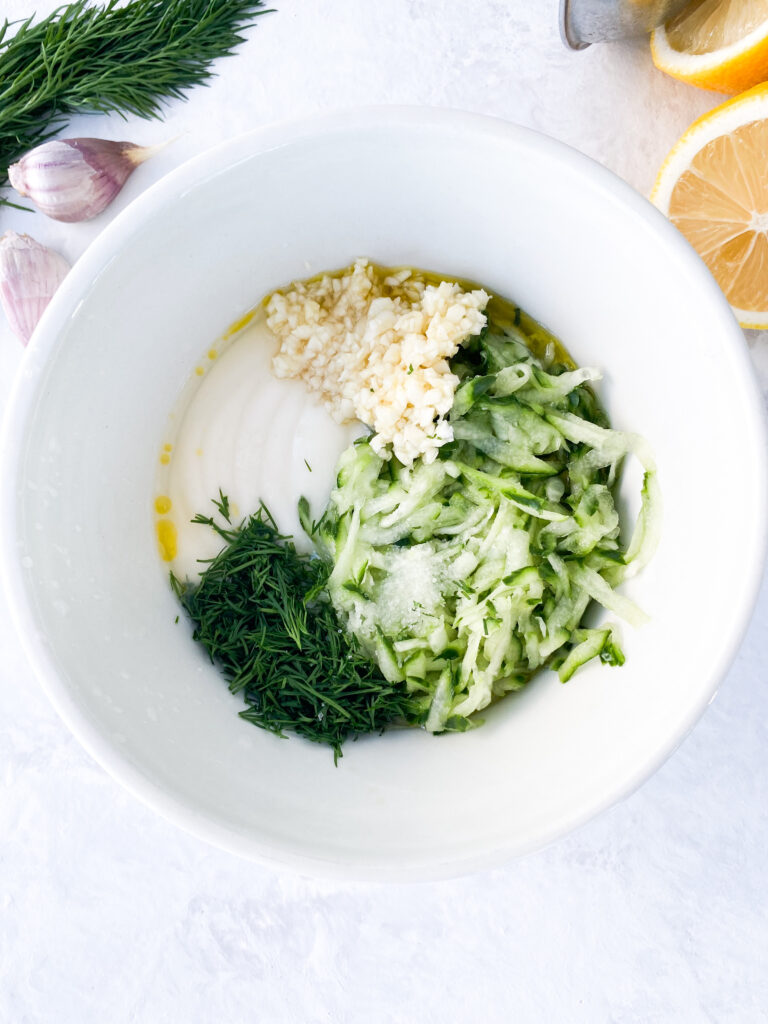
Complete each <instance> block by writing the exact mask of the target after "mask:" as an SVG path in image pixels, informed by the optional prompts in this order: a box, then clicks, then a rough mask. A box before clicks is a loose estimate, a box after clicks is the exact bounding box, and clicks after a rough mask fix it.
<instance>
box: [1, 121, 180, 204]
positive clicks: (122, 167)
mask: <svg viewBox="0 0 768 1024" xmlns="http://www.w3.org/2000/svg"><path fill="white" fill-rule="evenodd" d="M161 148H162V146H136V145H134V144H133V143H132V142H112V141H110V140H109V139H54V140H53V141H52V142H44V143H43V144H42V145H41V146H36V147H35V148H34V149H31V150H30V151H29V152H28V153H26V154H25V155H24V156H23V157H22V158H21V160H19V161H18V162H17V163H15V164H11V166H10V167H9V168H8V177H9V179H10V182H11V185H13V187H14V188H15V189H16V191H17V192H18V193H19V195H21V196H24V197H25V198H27V199H30V200H31V201H32V203H34V205H35V206H36V207H37V209H38V210H40V212H41V213H44V214H45V215H46V216H47V217H52V218H53V219H54V220H61V221H67V222H73V221H80V220H89V219H90V218H91V217H95V216H96V214H98V213H101V211H102V210H103V209H105V207H107V206H109V204H110V203H111V202H112V200H113V199H114V198H115V196H116V195H117V193H118V192H119V191H120V189H121V188H122V187H123V185H124V184H125V182H126V181H127V180H128V177H129V176H130V174H131V173H132V172H133V171H134V170H135V169H136V167H138V165H139V164H141V163H143V162H144V161H145V160H147V159H149V157H151V156H153V155H154V154H155V153H156V152H157V151H158V150H159V149H161Z"/></svg>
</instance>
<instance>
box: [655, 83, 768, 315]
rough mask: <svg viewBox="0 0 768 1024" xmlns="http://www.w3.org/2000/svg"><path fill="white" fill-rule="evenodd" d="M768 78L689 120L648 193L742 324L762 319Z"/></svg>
mask: <svg viewBox="0 0 768 1024" xmlns="http://www.w3.org/2000/svg"><path fill="white" fill-rule="evenodd" d="M766 154H768V82H766V83H764V84H763V85H758V86H757V87H756V88H754V89H750V91H749V92H746V93H744V94H743V95H742V96H737V97H736V98H735V99H732V100H729V101H728V102H727V103H724V104H723V105H722V106H720V107H716V108H715V109H714V110H711V111H710V112H709V113H708V114H705V115H704V116H703V117H700V118H699V120H698V121H695V122H694V123H693V124H692V125H691V127H690V128H689V129H688V131H687V132H685V134H684V135H683V136H682V137H681V138H680V140H679V141H678V143H677V144H676V145H675V146H674V147H673V149H672V151H671V152H670V154H669V156H668V157H667V159H666V160H665V161H664V164H663V165H662V168H661V170H660V171H659V174H658V177H657V178H656V184H655V185H654V187H653V191H652V192H651V200H652V201H653V202H654V203H655V204H656V206H658V208H659V209H660V210H661V211H662V213H665V214H666V215H667V216H668V217H669V219H670V220H671V221H672V223H673V224H675V225H676V226H677V227H678V228H679V229H680V231H682V233H683V234H684V235H685V237H686V238H687V239H688V241H689V242H690V243H691V245H693V247H694V249H696V251H697V252H698V253H699V255H700V256H701V257H702V259H703V260H704V262H705V263H706V264H707V266H708V267H709V269H710V270H711V271H712V273H713V275H714V276H715V278H716V279H717V282H718V284H719V285H720V287H721V288H722V289H723V292H724V293H725V296H726V298H727V299H728V301H729V302H730V304H731V306H732V307H733V311H734V313H735V314H736V316H737V317H738V319H739V322H740V323H741V325H742V327H758V328H765V327H768V159H767V158H766Z"/></svg>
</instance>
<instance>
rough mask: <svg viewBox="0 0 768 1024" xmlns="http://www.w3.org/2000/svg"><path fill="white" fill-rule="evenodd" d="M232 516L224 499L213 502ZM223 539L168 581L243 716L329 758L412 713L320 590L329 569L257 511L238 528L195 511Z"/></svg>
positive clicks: (406, 699) (400, 689)
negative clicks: (194, 575) (189, 570)
mask: <svg viewBox="0 0 768 1024" xmlns="http://www.w3.org/2000/svg"><path fill="white" fill-rule="evenodd" d="M214 505H215V506H216V508H217V510H218V511H219V513H220V514H221V515H222V516H223V517H224V519H226V520H227V522H229V515H230V509H229V502H228V501H227V499H226V498H225V497H224V495H223V494H221V492H220V493H219V498H218V499H215V500H214ZM193 522H195V523H200V524H201V525H206V526H209V527H212V528H213V529H215V530H216V532H217V533H218V534H219V536H220V537H221V538H222V539H223V540H224V541H225V542H226V545H225V547H224V548H223V550H222V551H221V552H219V554H218V555H217V556H216V557H215V558H214V559H212V560H211V561H210V562H209V563H208V565H207V568H206V569H205V570H204V572H203V573H202V575H201V579H200V583H199V584H197V585H187V584H184V583H182V582H181V581H180V580H178V579H177V578H176V577H175V576H174V575H173V574H171V586H172V587H173V589H174V591H175V593H176V594H177V596H178V597H179V599H180V600H181V603H182V604H183V606H184V608H185V610H186V612H187V614H188V615H189V617H190V618H191V619H192V622H193V623H194V627H195V629H194V633H193V638H194V639H195V640H197V641H199V642H200V643H201V644H203V646H204V647H205V648H206V650H207V651H208V654H209V656H210V658H211V661H213V662H214V663H215V664H217V665H218V666H219V668H220V669H221V670H222V672H223V674H224V676H225V678H226V679H227V680H228V682H229V689H230V690H231V692H232V693H239V694H241V695H242V696H243V698H244V699H245V702H246V704H247V705H248V707H247V708H246V710H245V711H241V712H240V714H241V716H242V717H243V718H245V719H246V720H247V721H249V722H253V723H254V724H256V725H259V726H261V727H262V728H265V729H268V730H270V732H273V733H276V734H277V735H278V736H283V735H285V731H286V730H292V731H294V732H296V733H298V734H299V735H301V736H304V737H306V738H307V739H310V740H314V741H315V742H317V743H327V744H329V745H330V746H331V747H332V748H333V751H334V760H338V758H339V757H340V756H341V745H342V743H343V741H344V739H345V738H346V737H348V736H350V735H356V734H360V733H367V732H381V731H382V730H383V729H384V728H385V726H387V725H388V724H390V723H392V722H395V721H400V720H401V721H405V720H407V719H409V718H410V719H413V717H414V715H415V714H416V712H417V709H416V708H415V705H414V704H413V701H412V699H411V698H410V697H409V696H408V694H407V692H406V691H405V689H404V687H398V686H393V685H392V684H390V683H388V682H387V681H386V680H385V679H384V677H383V676H382V675H381V672H380V671H379V668H378V666H377V665H376V664H375V663H374V662H372V661H371V660H370V659H368V658H367V657H365V655H364V654H363V653H362V651H361V650H360V649H359V648H358V646H357V642H356V640H355V639H354V638H353V637H350V636H348V635H347V634H346V633H345V632H344V630H343V629H342V628H341V625H340V623H339V620H338V618H337V616H336V613H335V611H334V610H333V607H332V605H331V604H330V602H329V601H328V599H327V596H326V594H325V583H326V580H327V578H328V573H329V571H330V570H329V567H328V566H327V565H326V563H325V562H323V561H321V560H320V559H319V558H310V557H308V556H306V555H300V554H299V553H298V552H297V551H296V548H295V547H294V545H293V544H292V543H291V540H290V538H289V537H284V536H282V535H281V534H280V533H278V531H277V529H276V526H275V523H274V520H273V519H272V517H271V516H270V514H269V512H268V511H267V510H266V509H265V508H262V509H260V511H259V512H258V513H257V514H256V515H254V516H251V517H250V518H249V519H247V520H246V521H245V522H243V523H242V524H240V525H239V526H232V525H231V523H230V525H229V527H226V526H222V525H220V524H219V523H217V522H216V521H215V520H214V519H213V518H211V517H208V516H203V515H198V516H196V517H195V519H194V520H193Z"/></svg>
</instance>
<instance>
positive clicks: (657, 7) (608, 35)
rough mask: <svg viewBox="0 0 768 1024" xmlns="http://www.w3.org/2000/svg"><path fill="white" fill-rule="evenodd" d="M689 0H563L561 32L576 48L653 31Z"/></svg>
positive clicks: (579, 48) (561, 0)
mask: <svg viewBox="0 0 768 1024" xmlns="http://www.w3.org/2000/svg"><path fill="white" fill-rule="evenodd" d="M688 2H689V0H560V34H561V35H562V37H563V42H564V43H565V44H566V45H567V46H569V47H570V48H571V49H572V50H584V49H586V47H588V46H590V45H591V44H592V43H600V42H604V41H607V40H609V39H624V38H627V37H629V36H640V35H643V34H644V33H647V32H651V31H652V30H653V29H654V28H656V26H657V25H661V24H662V22H665V21H668V20H669V19H670V18H673V17H674V16H675V15H676V14H679V13H680V11H681V10H682V9H683V8H684V7H685V6H686V4H687V3H688Z"/></svg>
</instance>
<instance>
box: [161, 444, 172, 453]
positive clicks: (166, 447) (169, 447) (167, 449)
mask: <svg viewBox="0 0 768 1024" xmlns="http://www.w3.org/2000/svg"><path fill="white" fill-rule="evenodd" d="M163 451H164V452H172V451H173V445H172V444H164V445H163Z"/></svg>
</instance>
